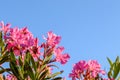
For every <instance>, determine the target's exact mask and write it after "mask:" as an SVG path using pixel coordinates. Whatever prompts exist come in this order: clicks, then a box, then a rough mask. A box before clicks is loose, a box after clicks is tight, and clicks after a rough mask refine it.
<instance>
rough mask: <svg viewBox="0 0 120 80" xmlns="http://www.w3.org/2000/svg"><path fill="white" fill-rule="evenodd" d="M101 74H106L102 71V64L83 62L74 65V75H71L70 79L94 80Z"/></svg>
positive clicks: (91, 61) (90, 61) (92, 61)
mask: <svg viewBox="0 0 120 80" xmlns="http://www.w3.org/2000/svg"><path fill="white" fill-rule="evenodd" d="M99 74H103V75H104V74H105V71H104V70H101V66H100V64H99V63H98V62H97V61H96V60H89V61H88V62H86V61H85V60H81V61H79V62H78V63H76V64H74V66H73V70H72V73H70V74H69V77H71V78H72V80H76V79H81V80H92V79H94V78H97V77H98V75H99Z"/></svg>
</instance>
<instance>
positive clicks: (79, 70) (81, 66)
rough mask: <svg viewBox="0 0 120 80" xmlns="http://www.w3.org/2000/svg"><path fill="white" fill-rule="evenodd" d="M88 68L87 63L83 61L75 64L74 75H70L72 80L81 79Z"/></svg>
mask: <svg viewBox="0 0 120 80" xmlns="http://www.w3.org/2000/svg"><path fill="white" fill-rule="evenodd" d="M87 68H88V65H87V63H86V61H84V60H81V61H79V62H78V63H76V64H74V66H73V70H72V73H70V74H69V77H72V80H76V79H80V76H81V75H82V74H84V71H86V70H87Z"/></svg>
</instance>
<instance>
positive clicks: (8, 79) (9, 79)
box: [5, 74, 17, 80]
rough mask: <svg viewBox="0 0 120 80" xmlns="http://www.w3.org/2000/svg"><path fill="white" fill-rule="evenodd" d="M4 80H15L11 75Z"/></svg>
mask: <svg viewBox="0 0 120 80" xmlns="http://www.w3.org/2000/svg"><path fill="white" fill-rule="evenodd" d="M5 80H17V78H16V77H15V76H14V75H12V74H8V75H7V77H6V79H5Z"/></svg>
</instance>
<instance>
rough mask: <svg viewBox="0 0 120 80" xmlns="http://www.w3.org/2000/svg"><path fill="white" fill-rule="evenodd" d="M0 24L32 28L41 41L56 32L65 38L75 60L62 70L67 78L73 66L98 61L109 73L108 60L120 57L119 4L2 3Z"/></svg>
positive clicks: (101, 0) (71, 0) (79, 0)
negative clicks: (85, 61) (44, 36)
mask: <svg viewBox="0 0 120 80" xmlns="http://www.w3.org/2000/svg"><path fill="white" fill-rule="evenodd" d="M0 3H1V4H0V21H1V20H2V21H4V22H5V23H7V22H10V23H11V24H12V26H18V27H24V26H28V28H29V30H30V31H31V32H32V33H33V34H34V36H36V37H39V39H40V41H41V42H42V35H43V34H46V33H47V32H48V31H50V30H52V31H53V32H55V33H56V34H58V35H61V36H62V41H61V44H60V45H62V46H64V47H65V52H68V53H69V54H70V55H71V59H70V60H69V62H68V63H67V64H66V65H65V66H61V68H60V69H63V70H65V72H64V73H63V74H62V76H66V77H67V80H70V79H69V78H68V74H69V73H70V72H71V70H72V65H73V63H76V62H78V61H79V60H83V59H84V60H89V59H95V60H98V62H99V63H100V64H101V65H102V66H103V67H102V68H103V69H106V70H107V69H108V68H109V64H108V62H107V60H106V57H110V58H111V59H112V60H114V59H115V58H116V56H117V55H120V5H119V4H120V1H119V0H114V1H113V0H20V1H19V0H18V1H16V0H1V1H0Z"/></svg>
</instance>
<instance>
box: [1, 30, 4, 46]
mask: <svg viewBox="0 0 120 80" xmlns="http://www.w3.org/2000/svg"><path fill="white" fill-rule="evenodd" d="M0 46H1V47H2V46H4V42H3V39H2V32H0Z"/></svg>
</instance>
